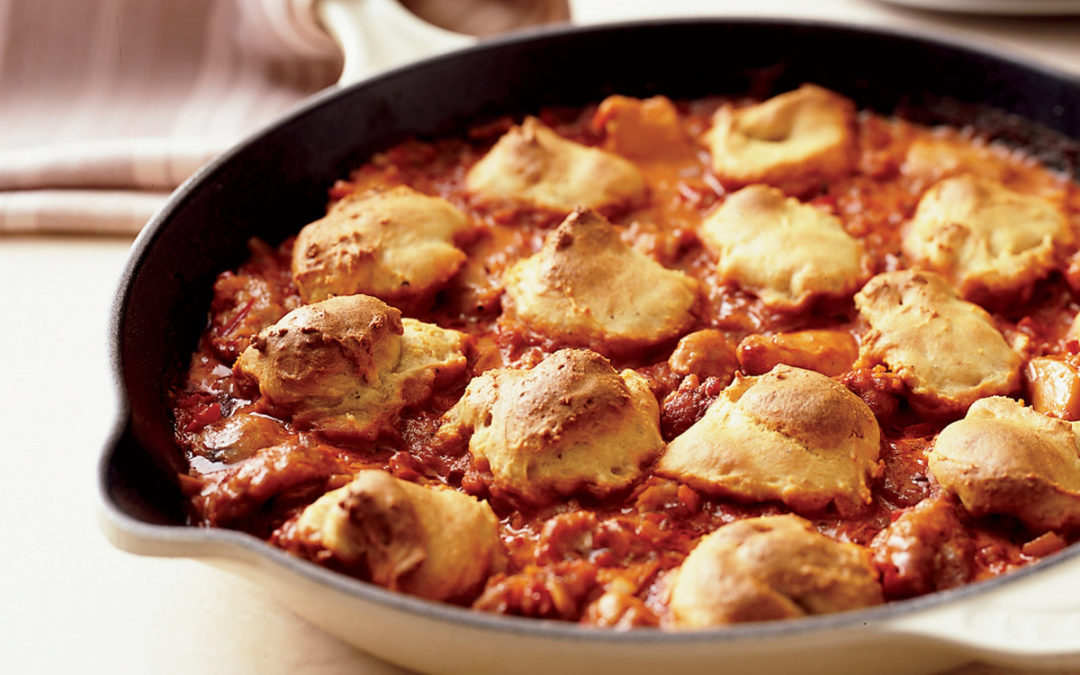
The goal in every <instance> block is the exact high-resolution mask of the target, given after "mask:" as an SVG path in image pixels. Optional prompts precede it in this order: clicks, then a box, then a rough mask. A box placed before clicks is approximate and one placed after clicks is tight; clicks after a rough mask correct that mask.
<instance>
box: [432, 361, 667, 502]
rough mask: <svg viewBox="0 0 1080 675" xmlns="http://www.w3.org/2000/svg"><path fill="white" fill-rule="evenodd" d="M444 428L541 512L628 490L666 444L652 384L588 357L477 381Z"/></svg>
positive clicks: (502, 486)
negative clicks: (574, 497) (548, 503)
mask: <svg viewBox="0 0 1080 675" xmlns="http://www.w3.org/2000/svg"><path fill="white" fill-rule="evenodd" d="M443 420H444V422H443V427H442V428H441V429H440V430H439V435H440V436H441V437H444V438H447V437H449V438H453V437H460V438H467V439H468V448H469V452H470V453H471V455H472V458H473V461H474V462H476V463H483V464H486V465H487V466H488V467H489V468H490V471H491V476H492V481H493V485H492V487H493V488H494V489H496V490H499V491H502V492H504V493H509V494H512V495H514V496H516V497H518V498H520V499H523V500H525V501H527V502H534V503H542V502H543V501H545V500H546V499H549V498H551V497H553V496H560V495H569V494H575V493H588V494H593V495H605V494H609V493H611V492H614V491H616V490H619V489H622V488H625V487H628V486H629V485H630V484H632V483H633V482H634V481H636V480H637V479H638V477H640V475H641V473H642V467H643V466H644V465H645V464H647V463H648V462H650V461H651V460H652V459H653V458H654V457H655V456H656V455H657V454H658V453H659V452H660V450H661V448H663V445H664V442H663V439H661V437H660V409H659V405H658V404H657V402H656V398H655V397H654V396H653V394H652V392H651V391H650V390H649V386H648V382H647V380H646V379H645V378H644V377H642V376H641V375H638V374H637V373H636V372H634V371H632V370H624V371H622V372H621V373H619V372H616V371H615V369H614V368H612V367H611V364H610V363H609V362H608V361H607V359H605V358H604V357H602V356H600V355H599V354H596V353H595V352H591V351H588V350H583V349H563V350H560V351H558V352H555V353H554V354H552V355H551V356H549V357H547V358H546V359H544V360H543V361H541V362H540V363H539V364H538V365H537V366H536V367H535V368H533V369H531V370H517V369H512V368H505V369H496V370H490V371H488V372H486V373H484V374H482V375H480V376H479V377H476V378H475V379H473V380H472V382H470V383H469V386H468V388H467V389H466V390H465V395H464V396H463V397H462V398H461V400H460V401H458V403H457V404H456V405H454V407H453V408H451V409H450V410H449V411H447V413H446V415H445V416H444V418H443Z"/></svg>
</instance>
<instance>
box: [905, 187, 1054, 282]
mask: <svg viewBox="0 0 1080 675" xmlns="http://www.w3.org/2000/svg"><path fill="white" fill-rule="evenodd" d="M1072 241H1073V235H1072V231H1071V230H1070V228H1069V223H1068V219H1067V218H1066V217H1065V214H1064V212H1063V211H1062V210H1061V208H1060V207H1058V206H1057V205H1056V204H1054V203H1053V202H1051V201H1050V200H1048V199H1044V198H1042V197H1037V196H1032V195H1025V194H1020V193H1018V192H1013V191H1012V190H1009V189H1007V188H1006V187H1005V186H1004V185H1002V184H1001V183H998V182H996V181H993V180H988V179H983V178H975V177H973V176H969V175H963V176H957V177H955V178H948V179H945V180H943V181H940V182H938V183H936V184H935V185H934V186H933V187H931V188H930V189H929V190H927V191H926V193H925V194H924V195H923V197H922V199H921V200H920V201H919V206H918V209H917V210H916V212H915V216H914V217H913V218H912V220H911V222H910V223H909V224H908V227H907V229H906V231H905V233H904V237H903V248H904V253H905V254H906V255H907V256H908V257H909V258H911V260H912V261H913V262H914V263H915V264H916V265H919V266H922V267H925V268H927V269H931V270H934V271H935V272H938V273H939V274H941V275H942V276H944V277H946V278H948V279H949V280H950V281H952V283H953V285H954V286H956V288H957V289H958V290H959V291H960V294H961V295H963V296H964V297H965V298H968V299H971V300H976V301H980V300H985V299H992V298H993V297H994V296H996V295H999V294H1002V293H1010V292H1014V291H1022V290H1024V289H1026V288H1029V287H1030V285H1031V284H1032V283H1034V282H1035V281H1036V280H1038V279H1039V278H1041V277H1044V276H1046V275H1047V274H1048V273H1049V272H1050V271H1051V270H1052V269H1054V267H1055V266H1057V264H1058V257H1059V255H1060V252H1061V250H1062V249H1063V248H1064V247H1065V246H1067V245H1069V244H1070V243H1072Z"/></svg>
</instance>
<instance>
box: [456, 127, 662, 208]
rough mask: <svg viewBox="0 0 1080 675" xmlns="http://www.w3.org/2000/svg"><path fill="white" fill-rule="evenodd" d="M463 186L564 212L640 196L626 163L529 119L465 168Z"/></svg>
mask: <svg viewBox="0 0 1080 675" xmlns="http://www.w3.org/2000/svg"><path fill="white" fill-rule="evenodd" d="M465 185H466V188H467V189H468V190H469V192H470V193H473V194H474V195H477V196H479V197H480V198H485V199H512V200H515V201H519V202H525V203H527V204H532V205H535V206H541V207H545V208H548V209H552V210H554V211H564V212H568V211H572V210H574V209H576V208H579V207H582V208H591V209H609V208H616V207H620V206H625V205H627V204H630V203H632V202H636V201H639V200H641V199H642V198H643V197H644V196H645V178H644V177H643V176H642V174H641V171H639V170H638V168H637V167H636V166H635V165H634V164H633V163H632V162H630V161H629V160H627V159H624V158H623V157H620V156H619V155H616V154H614V153H611V152H607V151H605V150H601V149H599V148H590V147H588V146H585V145H582V144H580V143H575V142H574V141H571V140H568V139H565V138H563V137H562V136H559V135H558V134H557V133H555V132H554V131H552V130H551V129H550V128H548V127H547V126H546V125H544V123H542V122H541V121H540V120H538V119H536V118H535V117H526V118H525V121H524V122H523V123H522V124H521V125H520V126H515V127H513V128H512V129H510V131H508V132H506V134H504V135H503V136H502V138H500V139H499V140H498V142H497V143H495V145H494V147H492V148H491V150H490V151H489V152H488V154H487V155H485V156H484V157H483V158H482V159H481V160H480V161H479V162H477V163H476V164H474V165H473V167H472V168H471V169H469V172H468V174H467V175H466V177H465Z"/></svg>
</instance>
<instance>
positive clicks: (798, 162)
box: [706, 85, 856, 192]
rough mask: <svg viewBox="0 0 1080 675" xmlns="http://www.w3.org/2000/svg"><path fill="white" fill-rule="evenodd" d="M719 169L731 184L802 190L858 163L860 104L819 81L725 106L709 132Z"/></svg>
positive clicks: (708, 142)
mask: <svg viewBox="0 0 1080 675" xmlns="http://www.w3.org/2000/svg"><path fill="white" fill-rule="evenodd" d="M706 143H707V144H708V147H709V151H710V152H711V153H712V166H713V170H714V171H715V172H716V174H717V175H718V176H719V177H720V180H722V181H724V182H725V183H727V184H729V185H735V186H740V185H749V184H751V183H768V184H770V185H775V186H777V187H782V188H784V189H785V190H786V191H788V192H801V191H803V190H805V189H808V188H811V187H814V186H815V185H817V184H820V183H821V182H822V181H824V180H827V179H830V178H836V177H839V176H843V175H845V174H847V173H848V172H849V171H850V170H851V168H852V166H853V165H854V163H855V154H856V153H855V150H856V136H855V105H854V103H852V101H851V100H850V99H847V98H845V97H843V96H840V95H839V94H836V93H834V92H831V91H829V90H828V89H823V88H821V87H817V86H814V85H803V86H802V87H799V88H798V89H796V90H794V91H789V92H787V93H784V94H780V95H779V96H774V97H773V98H771V99H769V100H767V101H763V102H761V103H757V104H754V105H750V106H746V107H735V106H733V105H724V106H721V107H720V109H719V110H717V111H716V115H715V116H714V117H713V124H712V128H711V129H710V130H709V132H708V134H707V135H706Z"/></svg>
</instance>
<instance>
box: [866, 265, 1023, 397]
mask: <svg viewBox="0 0 1080 675" xmlns="http://www.w3.org/2000/svg"><path fill="white" fill-rule="evenodd" d="M855 306H856V307H858V309H859V313H860V314H861V315H862V317H863V318H864V319H866V321H867V323H868V324H869V325H870V330H869V331H868V332H867V333H866V335H864V336H863V340H862V355H861V356H860V358H861V359H863V360H864V361H866V362H868V363H875V362H880V363H884V364H885V365H886V366H888V367H889V369H890V370H892V371H893V372H894V373H896V374H897V375H899V376H900V378H901V379H902V380H903V382H904V384H905V385H907V387H908V389H909V390H910V396H911V402H912V404H913V405H915V406H917V407H918V408H919V409H920V410H922V411H923V412H925V413H926V414H928V415H939V416H940V415H948V414H953V413H957V412H963V411H964V410H966V409H967V407H968V406H969V405H971V404H972V403H973V402H975V401H976V400H978V399H980V398H983V397H984V396H994V395H999V394H1009V393H1012V392H1014V391H1016V389H1017V388H1018V387H1019V385H1020V356H1019V355H1018V354H1017V353H1016V352H1015V351H1013V349H1012V348H1011V347H1010V346H1009V344H1008V343H1007V342H1006V341H1005V338H1004V337H1003V336H1002V335H1001V333H1000V332H998V329H997V328H996V327H995V326H994V322H993V319H992V318H991V317H990V315H989V314H988V313H987V312H986V311H985V310H983V309H982V308H981V307H979V306H978V305H975V304H973V303H970V302H967V301H965V300H963V299H961V298H960V297H959V296H958V295H957V294H956V291H955V290H953V288H952V286H950V285H949V282H947V281H946V280H945V279H943V278H942V277H940V276H939V275H937V274H934V273H932V272H920V271H916V270H905V271H899V272H886V273H883V274H879V275H877V276H875V277H874V278H873V279H871V280H870V281H868V282H867V283H866V285H865V286H864V287H863V289H862V290H861V291H859V292H858V293H857V294H856V295H855Z"/></svg>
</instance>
